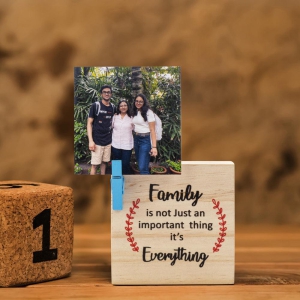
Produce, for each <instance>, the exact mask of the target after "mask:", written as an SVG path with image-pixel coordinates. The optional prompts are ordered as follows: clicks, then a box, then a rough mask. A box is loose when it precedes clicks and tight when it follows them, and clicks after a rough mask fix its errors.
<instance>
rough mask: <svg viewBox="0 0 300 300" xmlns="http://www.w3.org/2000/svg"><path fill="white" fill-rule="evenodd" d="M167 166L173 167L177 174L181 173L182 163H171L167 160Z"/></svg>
mask: <svg viewBox="0 0 300 300" xmlns="http://www.w3.org/2000/svg"><path fill="white" fill-rule="evenodd" d="M167 164H168V165H169V167H171V168H172V169H173V170H175V171H177V172H181V161H171V160H167Z"/></svg>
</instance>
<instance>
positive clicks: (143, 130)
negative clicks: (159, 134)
mask: <svg viewBox="0 0 300 300" xmlns="http://www.w3.org/2000/svg"><path fill="white" fill-rule="evenodd" d="M132 122H133V125H134V134H133V135H134V152H135V156H136V159H137V162H138V165H139V169H140V174H150V173H149V162H150V155H151V156H156V155H157V148H156V135H155V118H154V113H153V111H152V110H151V109H150V108H149V104H148V101H147V98H146V96H145V95H144V94H139V95H137V96H136V97H135V99H134V106H133V119H132Z"/></svg>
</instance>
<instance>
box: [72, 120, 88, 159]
mask: <svg viewBox="0 0 300 300" xmlns="http://www.w3.org/2000/svg"><path fill="white" fill-rule="evenodd" d="M88 144H89V141H88V137H87V130H86V125H85V124H83V123H80V122H77V121H76V120H74V154H75V162H79V161H82V160H85V161H86V160H87V159H90V157H91V153H90V151H89V149H88Z"/></svg>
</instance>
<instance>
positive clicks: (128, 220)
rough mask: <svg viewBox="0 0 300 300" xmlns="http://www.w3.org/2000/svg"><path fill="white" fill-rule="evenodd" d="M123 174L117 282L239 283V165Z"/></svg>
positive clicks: (115, 250)
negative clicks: (172, 172)
mask: <svg viewBox="0 0 300 300" xmlns="http://www.w3.org/2000/svg"><path fill="white" fill-rule="evenodd" d="M124 177H125V188H124V195H123V209H122V210H113V209H112V214H111V223H112V230H111V235H112V244H111V253H112V262H111V266H112V283H113V284H116V285H137V284H139V285H155V284H156V285H166V284H172V285H173V284H177V285H179V284H233V283H234V221H235V214H234V211H235V210H234V204H235V202H234V164H233V163H232V162H220V161H218V162H215V161H213V162H207V161H206V162H203V161H201V162H193V161H189V162H186V161H182V174H181V175H180V176H172V175H170V176H168V175H166V176H159V175H156V176H153V175H148V176H126V175H125V176H124ZM168 195H171V196H168Z"/></svg>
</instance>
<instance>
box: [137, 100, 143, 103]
mask: <svg viewBox="0 0 300 300" xmlns="http://www.w3.org/2000/svg"><path fill="white" fill-rule="evenodd" d="M135 103H136V104H143V103H144V101H138V100H135Z"/></svg>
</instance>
